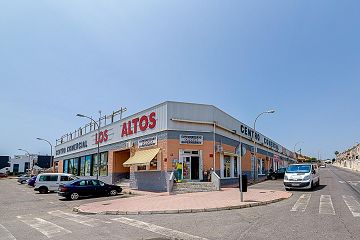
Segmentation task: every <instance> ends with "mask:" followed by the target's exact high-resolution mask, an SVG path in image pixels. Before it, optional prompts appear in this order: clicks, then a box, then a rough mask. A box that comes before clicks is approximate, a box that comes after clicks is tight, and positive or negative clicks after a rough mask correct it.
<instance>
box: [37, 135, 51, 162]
mask: <svg viewBox="0 0 360 240" xmlns="http://www.w3.org/2000/svg"><path fill="white" fill-rule="evenodd" d="M36 139H37V140H40V141H45V142H47V143H48V144H49V145H50V167H54V166H53V164H54V163H53V155H52V149H53V146H52V144H51V142H50V141H48V140H46V139H43V138H36Z"/></svg>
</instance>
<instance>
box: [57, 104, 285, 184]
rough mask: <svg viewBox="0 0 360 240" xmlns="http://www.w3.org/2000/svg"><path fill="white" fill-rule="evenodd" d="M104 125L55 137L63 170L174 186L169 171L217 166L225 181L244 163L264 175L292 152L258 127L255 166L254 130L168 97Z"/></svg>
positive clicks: (246, 169) (196, 173) (188, 177)
mask: <svg viewBox="0 0 360 240" xmlns="http://www.w3.org/2000/svg"><path fill="white" fill-rule="evenodd" d="M101 126H102V127H101V128H100V129H99V136H98V131H97V129H91V128H90V131H88V130H86V126H85V127H84V128H80V130H79V131H77V132H75V133H74V134H70V136H69V135H64V136H63V137H62V138H61V139H59V141H57V145H56V147H55V150H56V158H55V161H56V162H57V163H58V171H59V172H67V173H72V174H75V175H78V176H84V177H92V178H96V177H98V178H99V179H101V180H103V181H106V182H108V183H117V182H118V181H120V180H122V179H129V181H130V185H131V186H132V187H133V188H137V189H141V190H152V191H170V190H169V179H170V175H171V173H174V176H175V179H174V180H175V181H179V182H192V181H195V182H197V181H207V180H209V177H208V176H209V174H210V173H211V172H212V171H214V172H215V173H216V174H217V175H218V176H219V177H220V178H221V183H222V184H234V183H236V182H237V179H238V176H239V172H240V168H242V172H243V173H245V174H247V175H249V178H250V176H254V174H256V175H259V176H261V175H265V174H266V173H267V171H268V170H269V169H270V168H271V167H273V168H274V170H276V168H278V167H279V166H280V163H281V161H282V160H281V159H282V158H284V159H285V157H287V156H286V154H287V153H288V151H284V150H283V148H282V147H281V146H280V145H278V144H277V143H275V142H274V141H272V140H270V139H269V138H267V137H264V136H263V135H261V134H260V133H256V134H257V135H256V136H257V139H256V141H257V145H258V146H257V155H256V156H257V164H256V168H255V164H254V156H253V149H254V148H253V146H252V141H253V139H252V136H254V132H253V131H252V130H251V128H250V127H248V126H246V125H244V124H243V123H241V122H240V121H238V120H236V119H234V118H232V117H231V116H229V115H228V114H226V113H224V112H223V111H221V110H219V109H218V108H216V107H214V106H210V105H203V104H189V103H178V102H165V103H162V104H159V105H156V106H154V107H152V108H149V109H147V110H144V111H142V112H140V113H137V114H134V115H131V116H129V117H126V118H124V119H120V120H118V121H114V122H110V123H107V124H101ZM98 144H99V152H100V157H99V158H98V155H97V152H98V149H97V147H98ZM239 146H241V153H239V151H238V147H239ZM240 160H242V161H241V162H242V164H241V166H240ZM284 164H285V163H282V164H281V165H284Z"/></svg>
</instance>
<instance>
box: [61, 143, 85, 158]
mask: <svg viewBox="0 0 360 240" xmlns="http://www.w3.org/2000/svg"><path fill="white" fill-rule="evenodd" d="M82 148H87V141H81V142H77V143H75V144H72V145H70V146H68V147H63V148H60V149H58V150H56V153H55V154H56V155H60V154H65V153H69V152H73V151H76V150H79V149H82Z"/></svg>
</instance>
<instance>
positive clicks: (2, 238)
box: [0, 224, 16, 240]
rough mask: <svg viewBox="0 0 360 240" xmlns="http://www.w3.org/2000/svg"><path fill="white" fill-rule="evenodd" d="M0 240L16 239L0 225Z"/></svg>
mask: <svg viewBox="0 0 360 240" xmlns="http://www.w3.org/2000/svg"><path fill="white" fill-rule="evenodd" d="M0 240H16V238H15V237H14V236H13V235H12V234H11V233H10V232H9V230H7V229H6V228H5V227H4V226H3V225H1V224H0Z"/></svg>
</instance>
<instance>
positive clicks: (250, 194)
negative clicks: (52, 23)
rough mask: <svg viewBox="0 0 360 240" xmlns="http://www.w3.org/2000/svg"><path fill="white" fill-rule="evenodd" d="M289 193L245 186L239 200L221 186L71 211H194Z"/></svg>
mask: <svg viewBox="0 0 360 240" xmlns="http://www.w3.org/2000/svg"><path fill="white" fill-rule="evenodd" d="M291 195H292V193H289V192H285V191H274V190H259V189H248V191H247V192H245V193H244V201H243V202H241V201H240V192H239V189H238V188H224V189H223V190H221V191H213V192H199V193H187V194H176V195H160V196H159V195H153V194H152V195H144V196H138V197H133V198H131V199H129V198H127V199H115V200H110V201H104V202H95V203H88V204H84V205H81V206H80V207H78V208H75V211H77V212H79V213H88V214H112V215H115V214H119V215H134V214H161V213H166V214H169V213H191V212H192V213H194V212H204V211H220V210H231V209H239V208H246V207H253V206H259V205H265V204H269V203H274V202H277V201H280V200H283V199H287V198H289V197H291Z"/></svg>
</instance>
